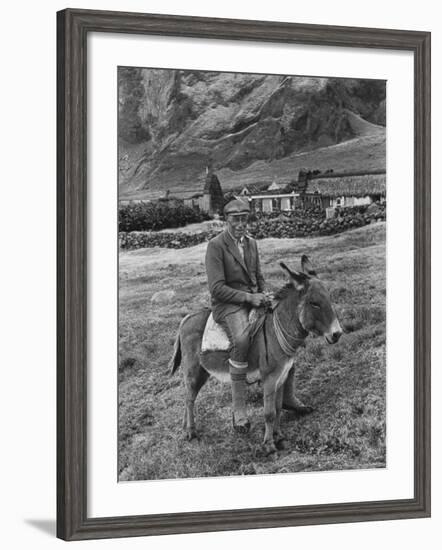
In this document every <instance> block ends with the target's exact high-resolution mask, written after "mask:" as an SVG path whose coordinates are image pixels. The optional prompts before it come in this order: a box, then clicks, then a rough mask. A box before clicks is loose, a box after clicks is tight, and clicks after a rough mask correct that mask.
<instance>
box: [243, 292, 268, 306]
mask: <svg viewBox="0 0 442 550" xmlns="http://www.w3.org/2000/svg"><path fill="white" fill-rule="evenodd" d="M247 301H248V302H249V304H250V305H251V306H252V307H261V306H264V305H265V304H266V302H267V298H266V296H265V295H264V294H260V293H258V294H249V297H248V300H247Z"/></svg>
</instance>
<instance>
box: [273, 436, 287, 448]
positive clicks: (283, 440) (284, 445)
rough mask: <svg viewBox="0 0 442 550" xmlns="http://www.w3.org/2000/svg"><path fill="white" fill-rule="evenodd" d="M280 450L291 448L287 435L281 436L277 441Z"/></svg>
mask: <svg viewBox="0 0 442 550" xmlns="http://www.w3.org/2000/svg"><path fill="white" fill-rule="evenodd" d="M275 445H276V448H277V449H278V451H286V450H287V449H288V448H289V442H288V441H287V439H286V438H285V437H280V438H278V439H277V440H276V441H275Z"/></svg>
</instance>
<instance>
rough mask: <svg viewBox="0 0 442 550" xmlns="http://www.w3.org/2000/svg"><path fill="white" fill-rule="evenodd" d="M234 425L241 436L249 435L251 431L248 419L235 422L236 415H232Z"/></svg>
mask: <svg viewBox="0 0 442 550" xmlns="http://www.w3.org/2000/svg"><path fill="white" fill-rule="evenodd" d="M232 424H233V429H234V430H235V432H237V433H239V434H248V433H249V431H250V420H249V419H248V418H244V419H241V420H238V421H237V420H235V414H234V413H232Z"/></svg>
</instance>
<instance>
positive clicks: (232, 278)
mask: <svg viewBox="0 0 442 550" xmlns="http://www.w3.org/2000/svg"><path fill="white" fill-rule="evenodd" d="M243 242H244V259H243V257H242V255H241V253H240V251H239V248H238V246H237V244H236V242H235V241H234V240H233V237H232V236H231V235H230V233H229V232H228V230H227V229H225V230H224V231H223V232H222V233H220V234H219V235H217V236H216V237H214V238H213V239H211V240H210V241H209V244H208V245H207V252H206V272H207V279H208V283H209V291H210V295H211V302H212V313H213V317H214V319H215V321H217V322H220V321H221V320H222V319H223V318H224V317H225V316H226V315H228V314H230V313H233V312H235V311H238V310H239V309H241V308H242V307H249V306H248V304H247V302H246V298H247V294H248V293H256V292H263V290H264V284H265V283H264V277H263V276H262V272H261V265H260V261H259V255H258V247H257V245H256V241H255V239H253V238H252V237H248V236H244V241H243Z"/></svg>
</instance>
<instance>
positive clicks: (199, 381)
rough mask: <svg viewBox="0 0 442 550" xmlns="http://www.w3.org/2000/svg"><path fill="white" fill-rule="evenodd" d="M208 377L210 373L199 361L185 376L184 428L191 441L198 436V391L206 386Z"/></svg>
mask: <svg viewBox="0 0 442 550" xmlns="http://www.w3.org/2000/svg"><path fill="white" fill-rule="evenodd" d="M208 378H209V373H208V372H207V371H206V370H204V369H203V367H202V366H201V365H200V364H199V362H198V363H197V364H195V365H194V366H193V368H192V369H191V374H190V373H188V374H187V376H185V378H184V383H185V386H186V405H185V408H184V419H183V429H184V430H185V431H186V435H187V439H188V440H189V441H191V440H192V439H194V438H196V437H197V432H196V429H195V414H194V405H195V400H196V397H197V395H198V392H199V391H200V389H201V388H202V387H203V386H204V384H205V383H206V381H207V379H208Z"/></svg>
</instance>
